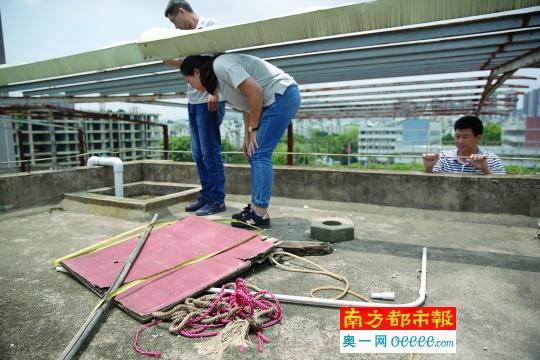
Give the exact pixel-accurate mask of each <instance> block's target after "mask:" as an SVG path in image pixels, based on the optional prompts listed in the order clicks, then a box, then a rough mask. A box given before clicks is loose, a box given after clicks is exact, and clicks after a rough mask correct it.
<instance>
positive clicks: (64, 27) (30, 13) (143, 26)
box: [0, 0, 540, 118]
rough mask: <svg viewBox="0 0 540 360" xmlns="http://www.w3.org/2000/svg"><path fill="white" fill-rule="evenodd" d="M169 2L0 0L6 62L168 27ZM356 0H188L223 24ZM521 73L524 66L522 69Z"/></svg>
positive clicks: (29, 59)
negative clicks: (167, 9) (166, 8)
mask: <svg viewBox="0 0 540 360" xmlns="http://www.w3.org/2000/svg"><path fill="white" fill-rule="evenodd" d="M167 2H168V0H85V1H83V0H0V13H1V16H2V28H3V36H4V47H5V54H6V62H7V63H8V64H16V63H22V62H33V61H37V60H43V59H50V58H54V57H60V56H65V55H70V54H74V53H79V52H83V51H89V50H95V49H97V48H100V47H104V46H107V45H110V44H114V43H118V42H125V41H134V40H136V39H137V38H138V37H139V36H140V35H141V34H142V33H143V32H144V31H145V30H148V29H150V28H154V27H167V28H170V27H171V26H172V24H171V23H170V22H169V20H168V19H167V18H165V16H164V14H163V13H164V10H165V6H166V4H167ZM358 2H362V1H343V0H325V1H321V0H319V1H315V0H313V1H310V0H273V1H256V0H237V1H217V0H214V1H210V0H207V1H195V0H194V1H190V3H191V5H192V7H193V8H194V10H195V11H196V12H197V13H198V14H199V15H202V16H205V17H213V18H215V19H217V20H218V21H219V23H220V24H221V25H228V24H234V23H241V22H248V21H256V20H260V19H265V18H270V17H275V16H279V15H284V14H287V13H291V12H294V11H298V10H300V9H306V8H316V7H325V6H336V5H342V4H346V3H358ZM519 74H524V72H523V71H520V73H519ZM528 74H530V72H528ZM535 75H540V72H538V71H537V72H536V73H535ZM85 106H86V107H87V106H88V105H85ZM130 106H131V105H129V106H127V107H126V106H125V105H124V106H123V107H124V108H129V107H130ZM83 107H84V106H83ZM108 108H112V109H114V108H115V106H113V105H108ZM144 109H145V111H147V109H150V111H153V112H157V113H161V114H162V115H163V116H164V117H165V118H174V117H175V114H176V113H178V111H180V110H179V109H172V108H168V109H167V108H165V109H166V110H165V109H163V108H162V107H155V106H148V107H144Z"/></svg>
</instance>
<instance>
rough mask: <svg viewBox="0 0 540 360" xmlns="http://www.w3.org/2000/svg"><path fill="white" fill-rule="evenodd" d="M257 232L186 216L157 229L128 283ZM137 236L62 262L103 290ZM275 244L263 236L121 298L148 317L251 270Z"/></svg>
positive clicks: (135, 265)
mask: <svg viewBox="0 0 540 360" xmlns="http://www.w3.org/2000/svg"><path fill="white" fill-rule="evenodd" d="M250 236H253V232H252V231H248V230H243V229H237V228H233V227H231V226H230V225H223V224H218V223H215V222H213V221H210V220H207V219H204V218H200V217H195V216H191V217H187V218H185V219H183V220H180V221H178V222H176V223H175V224H172V225H169V226H167V227H165V228H161V229H158V230H153V231H152V233H151V234H150V236H149V238H148V240H147V241H146V244H145V246H144V248H143V250H142V251H141V253H140V254H139V257H138V258H137V261H136V262H135V264H134V265H133V267H132V269H131V271H130V272H129V274H128V276H127V278H126V282H129V281H131V280H133V279H137V278H140V277H144V276H148V275H151V274H155V273H157V272H159V271H161V270H163V269H166V268H169V267H172V266H175V265H178V264H179V263H181V262H183V261H186V260H188V259H192V258H194V257H196V256H200V255H207V254H209V253H212V252H215V251H219V250H222V249H224V248H226V247H228V246H231V245H233V244H235V243H237V242H239V241H241V240H243V239H246V238H248V237H250ZM136 242H137V238H134V239H131V240H127V241H124V242H123V243H120V244H117V245H115V246H111V247H109V248H106V249H103V250H100V251H98V252H95V253H92V254H87V255H83V256H79V257H75V258H72V259H68V260H66V261H64V262H63V265H64V266H65V267H66V268H68V269H69V270H70V271H71V272H73V273H74V274H76V275H77V276H78V277H80V278H81V279H83V280H84V282H86V283H87V284H88V285H91V286H93V287H97V288H99V289H101V290H104V289H106V288H108V287H109V286H111V284H112V283H113V281H114V279H115V278H116V276H117V275H118V273H119V272H120V270H121V268H122V266H123V264H124V261H125V260H126V259H127V258H128V256H129V254H130V253H131V251H132V250H133V248H134V247H135V245H136ZM272 247H273V244H272V243H270V242H266V241H263V240H262V239H261V238H260V237H259V236H257V237H255V238H254V239H252V240H250V241H248V242H246V243H244V244H242V245H239V246H237V247H235V248H234V249H231V250H229V251H226V252H224V253H222V254H219V255H217V256H214V257H212V258H210V259H207V260H204V261H202V262H199V263H197V264H193V265H191V266H188V267H185V268H182V269H179V270H176V271H174V272H172V273H168V274H164V275H161V276H159V277H157V278H156V279H152V280H149V281H146V282H145V283H143V284H141V285H138V286H136V287H134V288H132V289H130V290H127V291H126V292H124V293H122V294H120V295H119V296H117V297H116V301H118V302H119V303H120V304H121V305H122V306H123V307H125V308H126V310H127V311H128V312H131V313H133V314H135V315H137V316H138V317H145V316H146V315H148V314H150V313H151V312H153V311H157V310H160V309H164V308H167V307H169V306H171V305H173V304H176V303H178V302H180V301H182V300H183V299H185V298H186V297H189V296H191V295H193V294H195V293H197V292H200V291H202V290H204V289H206V288H208V287H209V286H211V285H212V284H215V283H216V282H219V281H220V280H222V279H224V278H226V277H228V276H231V275H233V274H236V273H239V272H241V271H243V270H245V269H247V268H248V267H249V266H250V265H251V262H250V261H249V259H252V258H254V257H256V256H257V255H260V254H263V253H266V252H268V251H270V249H271V248H272Z"/></svg>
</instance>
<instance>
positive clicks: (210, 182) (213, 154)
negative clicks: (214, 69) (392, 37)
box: [164, 0, 226, 216]
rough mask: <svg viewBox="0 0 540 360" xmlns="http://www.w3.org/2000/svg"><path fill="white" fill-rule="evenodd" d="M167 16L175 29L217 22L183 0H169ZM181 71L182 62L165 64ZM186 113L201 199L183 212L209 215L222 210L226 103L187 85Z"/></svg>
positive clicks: (169, 61)
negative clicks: (221, 128) (222, 123)
mask: <svg viewBox="0 0 540 360" xmlns="http://www.w3.org/2000/svg"><path fill="white" fill-rule="evenodd" d="M165 17H167V18H168V19H169V20H170V21H171V22H172V23H173V24H174V26H175V27H176V28H177V29H180V30H195V29H202V28H205V27H208V26H212V25H215V24H216V20H214V19H207V18H204V17H202V16H199V15H198V14H197V13H196V12H195V11H193V9H192V7H191V5H190V4H189V3H188V2H187V1H183V0H170V1H169V3H168V4H167V7H166V8H165ZM164 62H165V63H166V64H167V65H170V66H173V67H175V68H178V69H179V68H180V65H181V64H182V60H181V59H170V60H165V61H164ZM187 95H188V113H189V128H190V132H191V152H192V156H193V161H195V163H196V164H197V171H198V174H199V180H200V182H201V187H202V189H201V196H200V198H199V199H198V200H196V201H194V202H192V203H190V204H189V205H187V206H186V211H196V214H197V215H200V216H204V215H211V214H215V213H218V212H222V211H225V209H226V207H225V170H224V167H223V159H222V157H221V134H220V131H219V126H220V125H221V122H222V121H223V116H224V114H225V102H224V101H219V99H218V96H214V95H209V94H208V93H207V92H206V91H198V90H196V89H194V88H193V87H191V86H190V85H189V84H188V92H187Z"/></svg>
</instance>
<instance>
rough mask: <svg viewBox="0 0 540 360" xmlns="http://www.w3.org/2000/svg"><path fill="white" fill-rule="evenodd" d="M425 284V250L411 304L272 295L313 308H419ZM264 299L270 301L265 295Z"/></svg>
mask: <svg viewBox="0 0 540 360" xmlns="http://www.w3.org/2000/svg"><path fill="white" fill-rule="evenodd" d="M426 284H427V248H423V250H422V273H421V275H420V290H418V294H419V296H418V298H417V299H416V300H414V301H412V302H408V303H405V304H388V303H376V302H364V301H352V300H333V299H321V298H314V297H307V296H294V295H281V294H274V296H275V297H276V298H277V299H278V300H279V301H282V302H286V303H292V304H301V305H314V306H327V307H342V306H352V307H416V306H420V305H422V304H423V303H424V301H426V294H427V289H426ZM206 291H207V292H210V293H214V294H217V293H220V292H221V289H220V288H210V289H208V290H206ZM225 291H226V292H233V290H230V289H225ZM265 298H267V299H271V297H270V296H268V295H266V296H265Z"/></svg>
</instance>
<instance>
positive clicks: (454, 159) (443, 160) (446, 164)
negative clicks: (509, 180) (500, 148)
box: [433, 149, 506, 175]
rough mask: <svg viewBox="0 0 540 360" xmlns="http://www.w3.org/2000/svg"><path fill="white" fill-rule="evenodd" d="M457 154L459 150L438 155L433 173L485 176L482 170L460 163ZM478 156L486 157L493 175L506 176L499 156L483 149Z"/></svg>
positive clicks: (479, 150) (478, 152)
mask: <svg viewBox="0 0 540 360" xmlns="http://www.w3.org/2000/svg"><path fill="white" fill-rule="evenodd" d="M457 153H458V150H457V149H454V150H449V151H443V152H440V153H439V154H438V155H439V158H438V160H437V162H436V163H435V166H434V167H433V172H434V173H435V172H451V173H471V174H479V175H483V172H482V170H480V169H477V168H475V167H474V166H473V165H471V164H469V163H466V164H463V163H461V162H459V161H458V156H457ZM477 154H482V155H485V156H486V158H487V162H488V167H489V169H490V170H491V172H492V173H493V174H502V175H504V174H506V171H505V170H504V166H503V163H502V161H501V159H499V157H498V156H497V155H495V154H493V153H490V152H487V151H484V150H482V149H478V151H477Z"/></svg>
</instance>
